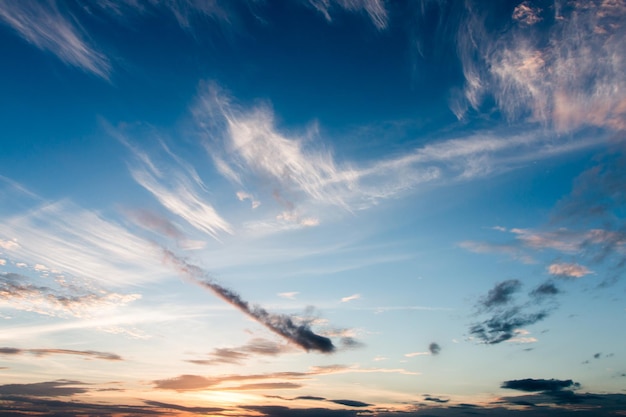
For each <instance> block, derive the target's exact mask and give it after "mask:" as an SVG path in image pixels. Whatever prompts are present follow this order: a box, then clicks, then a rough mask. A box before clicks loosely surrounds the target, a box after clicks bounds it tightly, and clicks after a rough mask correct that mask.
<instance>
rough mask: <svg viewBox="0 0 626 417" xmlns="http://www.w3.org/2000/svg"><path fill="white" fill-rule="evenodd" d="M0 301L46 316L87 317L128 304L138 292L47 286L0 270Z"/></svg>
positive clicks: (0, 302) (9, 305)
mask: <svg viewBox="0 0 626 417" xmlns="http://www.w3.org/2000/svg"><path fill="white" fill-rule="evenodd" d="M0 295H1V296H2V297H1V301H0V305H3V306H8V307H11V308H15V309H18V310H23V311H32V312H35V313H38V314H43V315H48V316H73V317H89V316H90V314H91V313H92V312H93V311H102V310H103V309H111V308H115V307H117V306H121V305H124V304H128V303H130V302H133V301H135V300H137V299H139V298H141V295H139V294H120V293H115V292H109V291H105V290H102V289H100V290H99V291H91V290H87V289H82V288H79V287H77V286H73V285H72V286H66V287H60V288H57V289H55V288H51V287H47V286H42V285H34V284H32V283H30V282H29V280H28V279H27V278H26V277H24V276H22V275H19V274H14V273H6V274H0Z"/></svg>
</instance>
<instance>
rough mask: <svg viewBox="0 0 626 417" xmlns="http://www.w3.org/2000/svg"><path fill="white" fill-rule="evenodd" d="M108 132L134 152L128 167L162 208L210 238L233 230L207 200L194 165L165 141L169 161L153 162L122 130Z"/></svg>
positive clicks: (165, 156) (162, 143)
mask: <svg viewBox="0 0 626 417" xmlns="http://www.w3.org/2000/svg"><path fill="white" fill-rule="evenodd" d="M109 131H110V133H111V134H113V135H114V136H115V137H117V138H118V139H119V140H120V141H121V142H122V143H123V144H125V145H126V146H127V147H128V148H129V149H130V150H131V151H132V153H133V154H134V156H135V162H134V163H132V164H130V165H129V168H130V172H131V174H132V176H133V178H134V179H135V181H137V183H138V184H139V185H141V186H142V187H143V188H145V189H146V190H147V191H149V192H150V193H151V194H152V195H153V196H154V197H155V198H156V199H157V200H158V201H159V202H160V203H161V204H162V205H163V207H164V208H166V209H167V210H169V211H170V212H171V213H172V214H174V215H176V216H179V217H180V218H182V219H183V220H185V221H186V222H187V223H189V224H190V225H191V226H193V227H195V228H196V229H197V230H199V231H201V232H204V233H206V234H208V235H209V236H211V237H213V238H216V239H218V238H219V234H220V233H223V232H225V233H232V227H231V226H230V224H229V223H228V222H227V221H226V220H224V219H223V218H222V217H221V216H220V215H219V214H218V212H217V211H216V210H215V208H214V207H213V205H212V204H211V203H210V202H209V201H208V193H207V189H206V186H205V185H204V183H203V181H202V179H201V178H200V176H199V175H198V173H197V171H196V170H195V168H194V167H193V166H191V165H190V164H188V163H187V162H185V161H183V160H182V159H181V158H179V157H178V156H177V155H175V154H174V153H173V152H172V151H171V150H170V149H169V148H168V147H167V145H165V143H164V142H160V143H161V150H162V151H163V154H164V157H163V158H164V159H165V160H169V161H168V162H165V160H162V161H159V163H158V164H156V163H155V162H153V160H152V158H151V157H150V156H148V154H147V153H145V152H143V151H141V150H139V149H138V148H137V147H135V146H133V145H132V144H130V142H129V141H128V140H127V139H126V138H125V135H124V133H123V132H120V131H116V130H113V129H111V128H109ZM157 165H158V167H157ZM164 167H167V168H166V169H164Z"/></svg>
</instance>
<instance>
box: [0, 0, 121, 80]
mask: <svg viewBox="0 0 626 417" xmlns="http://www.w3.org/2000/svg"><path fill="white" fill-rule="evenodd" d="M0 22H3V23H4V24H5V25H7V26H9V27H11V28H12V29H13V30H15V31H16V32H17V33H18V34H19V35H20V36H21V37H22V38H23V39H24V40H26V41H27V42H28V43H30V44H32V45H34V46H36V47H37V48H39V49H41V50H44V51H48V52H51V53H52V54H54V55H55V56H56V57H57V58H59V59H60V60H61V61H63V62H64V63H65V64H68V65H72V66H74V67H77V68H80V69H81V70H83V71H86V72H89V73H91V74H94V75H96V76H98V77H101V78H104V79H105V80H108V79H109V77H110V74H111V63H110V61H109V59H108V58H107V57H106V56H105V55H104V54H103V53H101V52H100V51H98V50H96V49H95V48H94V47H93V46H92V45H90V44H89V43H88V42H87V41H86V39H85V37H84V36H83V35H82V34H81V26H80V25H78V24H76V23H75V22H74V21H72V20H69V19H67V18H66V17H64V16H63V14H62V12H61V11H60V10H59V7H58V5H57V3H56V2H55V1H49V2H41V1H35V0H23V1H19V2H13V1H10V0H1V1H0Z"/></svg>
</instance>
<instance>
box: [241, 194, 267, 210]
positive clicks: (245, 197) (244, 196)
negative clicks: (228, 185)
mask: <svg viewBox="0 0 626 417" xmlns="http://www.w3.org/2000/svg"><path fill="white" fill-rule="evenodd" d="M237 198H238V199H239V201H244V200H250V204H251V205H252V208H253V209H255V208H257V207H259V206H260V205H261V202H260V201H258V200H255V199H254V196H253V195H252V194H249V193H246V192H245V191H237Z"/></svg>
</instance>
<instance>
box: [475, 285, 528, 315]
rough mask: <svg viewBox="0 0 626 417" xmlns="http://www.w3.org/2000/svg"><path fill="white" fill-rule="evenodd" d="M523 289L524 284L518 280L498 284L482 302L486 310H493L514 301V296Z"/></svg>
mask: <svg viewBox="0 0 626 417" xmlns="http://www.w3.org/2000/svg"><path fill="white" fill-rule="evenodd" d="M520 288H522V283H521V282H520V281H519V280H517V279H509V280H506V281H502V282H499V283H497V284H496V285H495V286H494V287H493V288H492V289H491V290H489V292H488V293H487V296H486V297H485V298H483V299H482V300H481V304H482V306H484V307H485V308H486V309H492V308H494V307H499V306H502V305H505V304H508V303H510V302H511V301H512V300H513V294H515V293H516V292H518V291H519V290H520Z"/></svg>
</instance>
